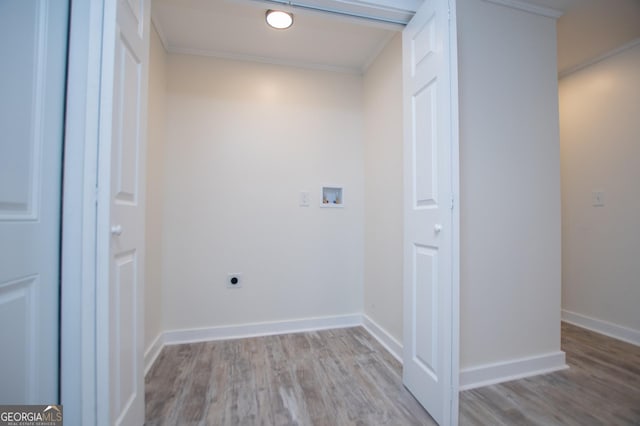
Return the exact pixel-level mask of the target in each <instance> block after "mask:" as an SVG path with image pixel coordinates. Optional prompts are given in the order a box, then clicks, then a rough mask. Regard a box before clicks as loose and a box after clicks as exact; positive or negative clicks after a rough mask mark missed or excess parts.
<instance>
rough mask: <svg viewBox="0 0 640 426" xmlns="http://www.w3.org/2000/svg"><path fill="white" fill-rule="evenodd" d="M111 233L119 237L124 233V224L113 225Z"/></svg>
mask: <svg viewBox="0 0 640 426" xmlns="http://www.w3.org/2000/svg"><path fill="white" fill-rule="evenodd" d="M111 235H115V236H116V237H119V236H120V235H122V226H121V225H113V226H112V227H111Z"/></svg>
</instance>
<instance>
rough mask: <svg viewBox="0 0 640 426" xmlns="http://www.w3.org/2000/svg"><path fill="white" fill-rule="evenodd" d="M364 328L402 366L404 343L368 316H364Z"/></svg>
mask: <svg viewBox="0 0 640 426" xmlns="http://www.w3.org/2000/svg"><path fill="white" fill-rule="evenodd" d="M362 326H363V327H364V328H365V330H367V331H368V332H369V334H371V335H372V336H373V337H374V338H375V339H376V340H377V341H378V342H379V343H380V344H381V345H382V346H383V347H384V348H385V349H386V350H387V351H389V353H390V354H391V355H393V357H394V358H395V359H397V360H398V361H399V362H400V364H402V343H400V342H398V341H397V340H396V339H395V338H394V337H393V336H392V335H391V334H389V332H387V330H385V329H384V328H382V327H380V325H379V324H378V323H377V322H375V321H374V320H372V319H371V317H369V316H368V315H366V314H365V315H363V316H362Z"/></svg>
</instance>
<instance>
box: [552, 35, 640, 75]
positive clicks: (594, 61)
mask: <svg viewBox="0 0 640 426" xmlns="http://www.w3.org/2000/svg"><path fill="white" fill-rule="evenodd" d="M638 45H640V37H638V38H636V39H634V40H631V41H630V42H629V43H625V44H623V45H622V46H620V47H616V48H615V49H613V50H610V51H608V52H606V53H603V54H602V55H600V56H596V57H595V58H592V59H589V60H588V61H585V62H583V63H581V64H578V65H575V66H573V67H571V68H567V69H566V70H564V71H561V72H559V73H558V79H559V80H560V79H562V78H565V77H567V76H568V75H570V74H573V73H575V72H578V71H581V70H583V69H585V68H587V67H590V66H591V65H595V64H597V63H598V62H602V61H604V60H606V59H609V58H611V57H612V56H615V55H617V54H619V53H622V52H624V51H626V50H629V49H632V48H634V47H636V46H638Z"/></svg>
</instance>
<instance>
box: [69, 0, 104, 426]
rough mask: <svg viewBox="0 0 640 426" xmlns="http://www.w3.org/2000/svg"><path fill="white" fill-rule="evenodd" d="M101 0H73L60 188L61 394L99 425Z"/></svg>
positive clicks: (81, 418) (75, 417)
mask: <svg viewBox="0 0 640 426" xmlns="http://www.w3.org/2000/svg"><path fill="white" fill-rule="evenodd" d="M103 8H104V0H89V1H83V0H71V10H70V23H69V48H68V68H67V80H68V81H69V82H71V84H68V88H67V100H66V114H65V139H64V160H63V190H62V199H63V202H62V205H63V207H62V243H61V302H60V303H61V315H60V328H61V330H60V333H61V338H60V352H61V354H60V398H61V403H62V404H63V405H64V408H65V410H64V411H65V420H66V421H67V422H68V423H70V424H97V420H98V418H97V407H98V399H97V386H98V380H97V373H98V366H97V363H96V362H97V358H96V355H97V352H96V338H97V332H96V329H97V326H98V323H97V317H96V301H97V300H96V289H97V287H96V278H97V276H96V260H97V253H96V248H97V238H96V236H97V233H96V231H97V212H98V206H97V195H98V194H97V188H98V186H97V185H98V140H99V139H98V136H99V124H100V122H99V117H100V78H101V71H100V68H101V59H100V57H101V55H102V23H103Z"/></svg>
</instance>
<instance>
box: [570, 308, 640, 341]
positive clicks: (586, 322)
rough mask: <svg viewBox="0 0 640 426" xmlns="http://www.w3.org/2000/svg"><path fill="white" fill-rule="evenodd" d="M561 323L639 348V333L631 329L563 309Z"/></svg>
mask: <svg viewBox="0 0 640 426" xmlns="http://www.w3.org/2000/svg"><path fill="white" fill-rule="evenodd" d="M562 321H564V322H567V323H569V324H573V325H576V326H578V327H582V328H586V329H587V330H591V331H595V332H596V333H600V334H604V335H605V336H609V337H613V338H614V339H618V340H622V341H624V342H627V343H631V344H632V345H636V346H640V331H638V330H634V329H632V328H628V327H624V326H621V325H618V324H613V323H611V322H608V321H603V320H599V319H597V318H592V317H588V316H586V315H582V314H578V313H575V312H571V311H567V310H565V309H563V310H562Z"/></svg>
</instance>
